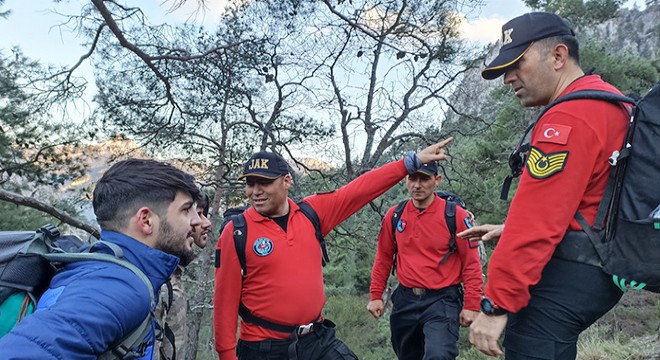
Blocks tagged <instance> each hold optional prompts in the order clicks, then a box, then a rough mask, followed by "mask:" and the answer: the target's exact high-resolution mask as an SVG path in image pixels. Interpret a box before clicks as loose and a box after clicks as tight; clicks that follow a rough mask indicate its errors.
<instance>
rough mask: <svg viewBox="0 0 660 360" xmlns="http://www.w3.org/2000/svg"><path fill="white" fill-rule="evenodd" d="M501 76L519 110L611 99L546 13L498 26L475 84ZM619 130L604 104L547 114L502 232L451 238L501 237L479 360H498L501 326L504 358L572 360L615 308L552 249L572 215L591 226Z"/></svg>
mask: <svg viewBox="0 0 660 360" xmlns="http://www.w3.org/2000/svg"><path fill="white" fill-rule="evenodd" d="M501 75H504V83H505V84H508V85H511V89H512V90H513V91H514V92H515V95H516V96H517V97H518V99H520V101H521V102H522V104H523V105H524V106H528V107H531V106H543V105H547V104H549V103H551V102H553V101H554V100H556V99H558V98H560V97H562V96H564V95H566V94H569V93H571V92H574V91H578V90H585V89H594V90H605V91H609V92H612V93H616V94H620V92H619V91H618V90H617V89H616V88H614V86H612V85H610V84H608V83H606V82H604V81H603V80H601V78H600V77H599V76H597V75H585V74H584V72H583V71H582V69H581V68H580V58H579V51H578V42H577V40H576V38H575V34H574V33H573V30H571V28H570V27H569V25H568V24H567V23H566V21H565V20H564V19H562V18H560V17H559V16H557V15H554V14H550V13H528V14H525V15H522V16H519V17H517V18H515V19H513V20H511V21H509V22H508V23H506V24H505V25H504V26H503V27H502V47H501V48H500V52H499V55H498V56H497V57H496V58H495V59H494V60H493V61H492V62H491V63H490V64H489V65H488V66H487V67H486V69H484V70H483V71H482V76H483V77H484V78H485V79H495V78H497V77H499V76H501ZM627 122H628V112H627V109H626V108H625V107H622V106H618V105H615V104H611V103H608V102H605V101H598V100H573V101H567V102H563V103H561V104H558V105H556V106H554V107H552V108H551V109H550V110H549V111H547V112H546V113H545V114H544V115H543V116H542V117H541V118H540V119H539V121H538V122H537V123H536V125H535V127H534V130H533V132H532V137H531V142H530V145H531V148H530V151H529V155H528V158H527V160H526V162H525V167H524V169H522V176H521V178H520V184H519V186H518V190H517V192H516V194H515V197H514V198H513V201H512V203H511V207H510V209H509V213H508V215H507V219H506V223H505V226H504V227H503V228H502V227H492V226H491V227H488V228H485V229H475V230H468V231H467V232H465V233H462V234H460V235H461V236H466V237H471V236H474V234H475V233H476V234H478V233H479V232H480V231H482V230H483V231H484V232H486V231H490V233H489V237H491V238H496V237H497V236H498V235H499V234H500V233H501V238H500V241H499V243H498V244H497V247H496V249H495V251H494V253H493V255H492V257H491V259H490V262H489V265H488V278H489V280H488V283H487V284H486V288H485V294H486V298H484V299H483V300H482V304H481V305H482V312H483V313H482V314H480V315H479V317H477V319H476V320H475V321H474V323H473V324H472V326H471V327H470V341H471V342H472V343H473V344H474V345H475V346H476V347H477V348H478V349H480V350H481V351H482V352H484V353H486V354H488V355H493V356H497V355H501V354H502V351H501V350H500V348H499V346H498V344H497V340H498V338H499V337H500V335H501V334H502V332H503V331H504V329H505V327H506V336H505V338H504V347H505V350H506V358H507V359H508V360H512V359H513V360H519V359H560V360H564V359H575V357H576V353H577V349H576V343H577V339H578V335H579V334H580V333H581V332H582V331H583V330H585V329H586V328H587V327H589V326H590V325H591V324H592V323H593V322H594V321H596V320H597V319H598V318H600V317H601V316H602V315H603V314H605V313H606V312H607V311H609V310H610V309H611V308H612V307H613V306H614V305H615V304H616V303H617V302H618V301H619V299H620V297H621V295H622V292H621V290H619V289H618V288H617V287H616V286H615V285H614V283H613V282H612V280H611V277H610V276H608V275H607V274H605V272H603V271H602V269H601V268H599V267H598V266H593V265H589V264H587V263H584V261H583V260H578V259H577V258H567V257H565V256H563V255H564V254H565V253H564V251H559V252H557V253H555V250H557V249H558V248H562V249H563V247H564V246H563V245H562V240H563V239H564V238H565V236H571V237H572V236H576V235H575V234H577V233H578V232H579V233H580V234H581V233H582V232H581V230H582V227H581V226H580V224H579V223H578V221H577V220H576V213H577V212H579V213H580V214H582V216H583V217H584V219H586V221H587V222H588V223H589V225H590V226H593V225H594V222H595V218H596V212H597V209H598V205H599V203H600V201H601V198H602V197H603V193H604V191H605V186H606V184H607V179H608V175H609V173H610V166H609V163H608V158H609V157H610V156H611V155H612V153H613V151H615V150H618V149H620V147H621V145H622V144H623V137H624V134H625V130H626V126H627ZM472 232H474V233H472ZM583 240H584V241H586V242H587V243H588V242H589V240H588V238H587V237H586V236H584V239H583ZM564 244H566V243H565V242H564ZM560 255H561V256H560ZM581 255H582V257H586V254H581Z"/></svg>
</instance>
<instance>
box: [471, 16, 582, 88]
mask: <svg viewBox="0 0 660 360" xmlns="http://www.w3.org/2000/svg"><path fill="white" fill-rule="evenodd" d="M561 35H571V36H575V32H573V29H571V27H570V25H569V24H568V22H567V21H566V20H564V19H563V18H562V17H560V16H559V15H555V14H551V13H547V12H531V13H527V14H524V15H521V16H518V17H517V18H514V19H513V20H510V21H509V22H508V23H506V24H504V25H503V26H502V37H501V39H500V41H501V47H500V53H499V54H498V55H497V57H496V58H495V60H493V61H491V62H490V64H488V65H487V66H486V68H485V69H483V70H482V71H481V76H482V77H483V78H484V79H486V80H493V79H497V78H498V77H500V76H501V75H502V74H504V70H505V69H506V68H507V67H508V66H511V65H513V64H514V63H515V62H516V61H518V60H520V58H522V57H523V55H525V53H526V52H527V50H528V49H529V47H530V46H531V45H532V43H533V42H534V41H537V40H541V39H545V38H549V37H553V36H561Z"/></svg>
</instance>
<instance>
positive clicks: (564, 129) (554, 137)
mask: <svg viewBox="0 0 660 360" xmlns="http://www.w3.org/2000/svg"><path fill="white" fill-rule="evenodd" d="M570 133H571V127H570V126H566V125H559V124H544V125H543V127H542V128H541V134H540V136H539V137H538V138H537V140H538V141H539V142H548V143H555V144H560V145H566V143H567V142H568V135H569V134H570Z"/></svg>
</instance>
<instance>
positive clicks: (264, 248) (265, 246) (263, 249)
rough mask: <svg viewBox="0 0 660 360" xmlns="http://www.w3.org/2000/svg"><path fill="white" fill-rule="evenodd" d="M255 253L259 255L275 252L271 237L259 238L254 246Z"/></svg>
mask: <svg viewBox="0 0 660 360" xmlns="http://www.w3.org/2000/svg"><path fill="white" fill-rule="evenodd" d="M252 248H253V249H254V253H255V254H257V255H259V256H267V255H269V254H270V253H272V252H273V242H272V241H270V239H269V238H258V239H257V240H255V241H254V245H253V246H252Z"/></svg>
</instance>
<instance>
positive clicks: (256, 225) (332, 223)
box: [213, 138, 452, 360]
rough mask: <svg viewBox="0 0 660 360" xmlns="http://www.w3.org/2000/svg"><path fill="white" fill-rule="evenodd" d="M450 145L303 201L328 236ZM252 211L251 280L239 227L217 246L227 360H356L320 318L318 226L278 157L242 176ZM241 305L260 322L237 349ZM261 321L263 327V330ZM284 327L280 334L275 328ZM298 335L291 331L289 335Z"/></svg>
mask: <svg viewBox="0 0 660 360" xmlns="http://www.w3.org/2000/svg"><path fill="white" fill-rule="evenodd" d="M451 140H452V139H451V138H450V139H447V140H444V141H442V142H440V143H437V144H434V145H431V146H429V147H427V148H426V149H424V150H422V151H420V152H418V153H417V154H415V153H414V152H409V153H407V154H406V156H405V157H404V158H403V159H402V160H399V161H395V162H391V163H389V164H386V165H384V166H382V167H380V168H377V169H374V170H372V171H369V172H367V173H365V174H363V175H362V176H360V177H358V178H357V179H355V180H353V181H351V182H350V183H349V184H347V185H345V186H343V187H341V188H339V189H337V190H335V191H332V192H328V193H320V194H316V195H312V196H309V197H306V198H304V199H303V201H304V203H306V204H307V205H309V206H311V208H313V210H314V211H315V212H316V214H317V215H318V218H319V220H320V227H321V232H322V234H323V235H326V234H328V233H329V232H330V231H331V230H332V229H333V228H334V227H336V226H337V225H339V224H340V223H341V222H342V221H344V220H346V219H347V218H348V217H349V216H351V215H352V214H354V213H355V212H356V211H358V210H359V209H360V208H362V207H363V206H364V205H366V204H367V203H368V202H369V201H371V200H373V199H375V198H376V197H378V196H380V195H381V194H383V193H384V192H385V191H387V190H388V189H389V188H391V187H392V186H394V185H395V184H396V183H397V182H399V181H400V180H401V179H403V178H404V177H405V176H406V175H407V174H412V173H414V172H415V171H417V170H418V169H419V168H420V167H421V166H422V165H423V164H425V163H428V162H431V161H436V160H443V159H445V154H444V149H443V148H444V146H445V145H446V144H448V143H449V142H451ZM240 178H245V182H246V186H245V191H246V194H247V197H248V198H249V199H250V203H251V205H252V206H250V207H249V208H248V209H247V210H245V212H244V213H243V216H244V218H245V223H246V225H247V226H246V230H247V234H246V239H247V241H246V246H245V262H246V274H245V276H242V274H241V271H242V269H241V264H240V262H239V258H238V255H237V252H236V247H235V244H234V221H233V220H232V221H230V222H229V223H228V224H227V226H226V227H225V228H224V230H223V232H222V234H221V235H220V239H219V241H218V249H217V250H218V252H219V253H220V256H219V260H220V263H219V264H216V265H218V267H217V268H216V272H215V295H214V307H213V315H214V330H215V331H214V332H215V334H214V335H215V346H216V351H217V352H218V354H219V358H220V360H225V359H236V358H237V353H238V358H239V359H241V360H252V359H266V358H268V359H300V360H312V359H314V360H315V359H319V360H331V359H356V356H355V355H354V354H353V353H352V352H351V350H350V349H349V348H348V347H347V346H346V345H345V344H344V343H343V342H341V341H340V340H339V339H337V337H336V336H335V330H334V324H332V322H330V321H329V320H324V319H323V318H322V317H321V311H322V309H323V306H324V304H325V293H324V289H323V273H322V253H321V249H320V246H319V242H318V241H317V238H316V235H315V234H316V231H315V228H314V225H313V224H312V222H311V221H310V220H309V219H308V218H307V217H306V216H305V215H304V213H303V212H302V210H301V209H300V206H299V205H298V204H297V203H296V202H294V201H293V200H291V199H289V197H288V195H289V188H290V186H291V175H290V174H289V167H288V165H287V163H286V161H285V160H284V159H283V158H282V157H281V156H280V155H278V154H275V153H271V152H265V151H262V152H258V153H256V154H254V155H252V157H251V158H250V160H248V162H247V163H246V164H245V167H244V170H243V175H241V176H240ZM239 305H240V306H241V307H243V308H244V309H247V310H249V312H250V313H251V314H252V315H253V317H254V319H252V320H249V319H246V318H243V319H242V321H241V329H240V335H239V338H240V340H239V342H238V348H237V344H236V328H237V318H238V312H239ZM255 322H259V323H260V324H259V325H258V324H256V323H255ZM275 328H278V329H279V330H277V329H275ZM287 328H293V330H292V331H282V329H287Z"/></svg>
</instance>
